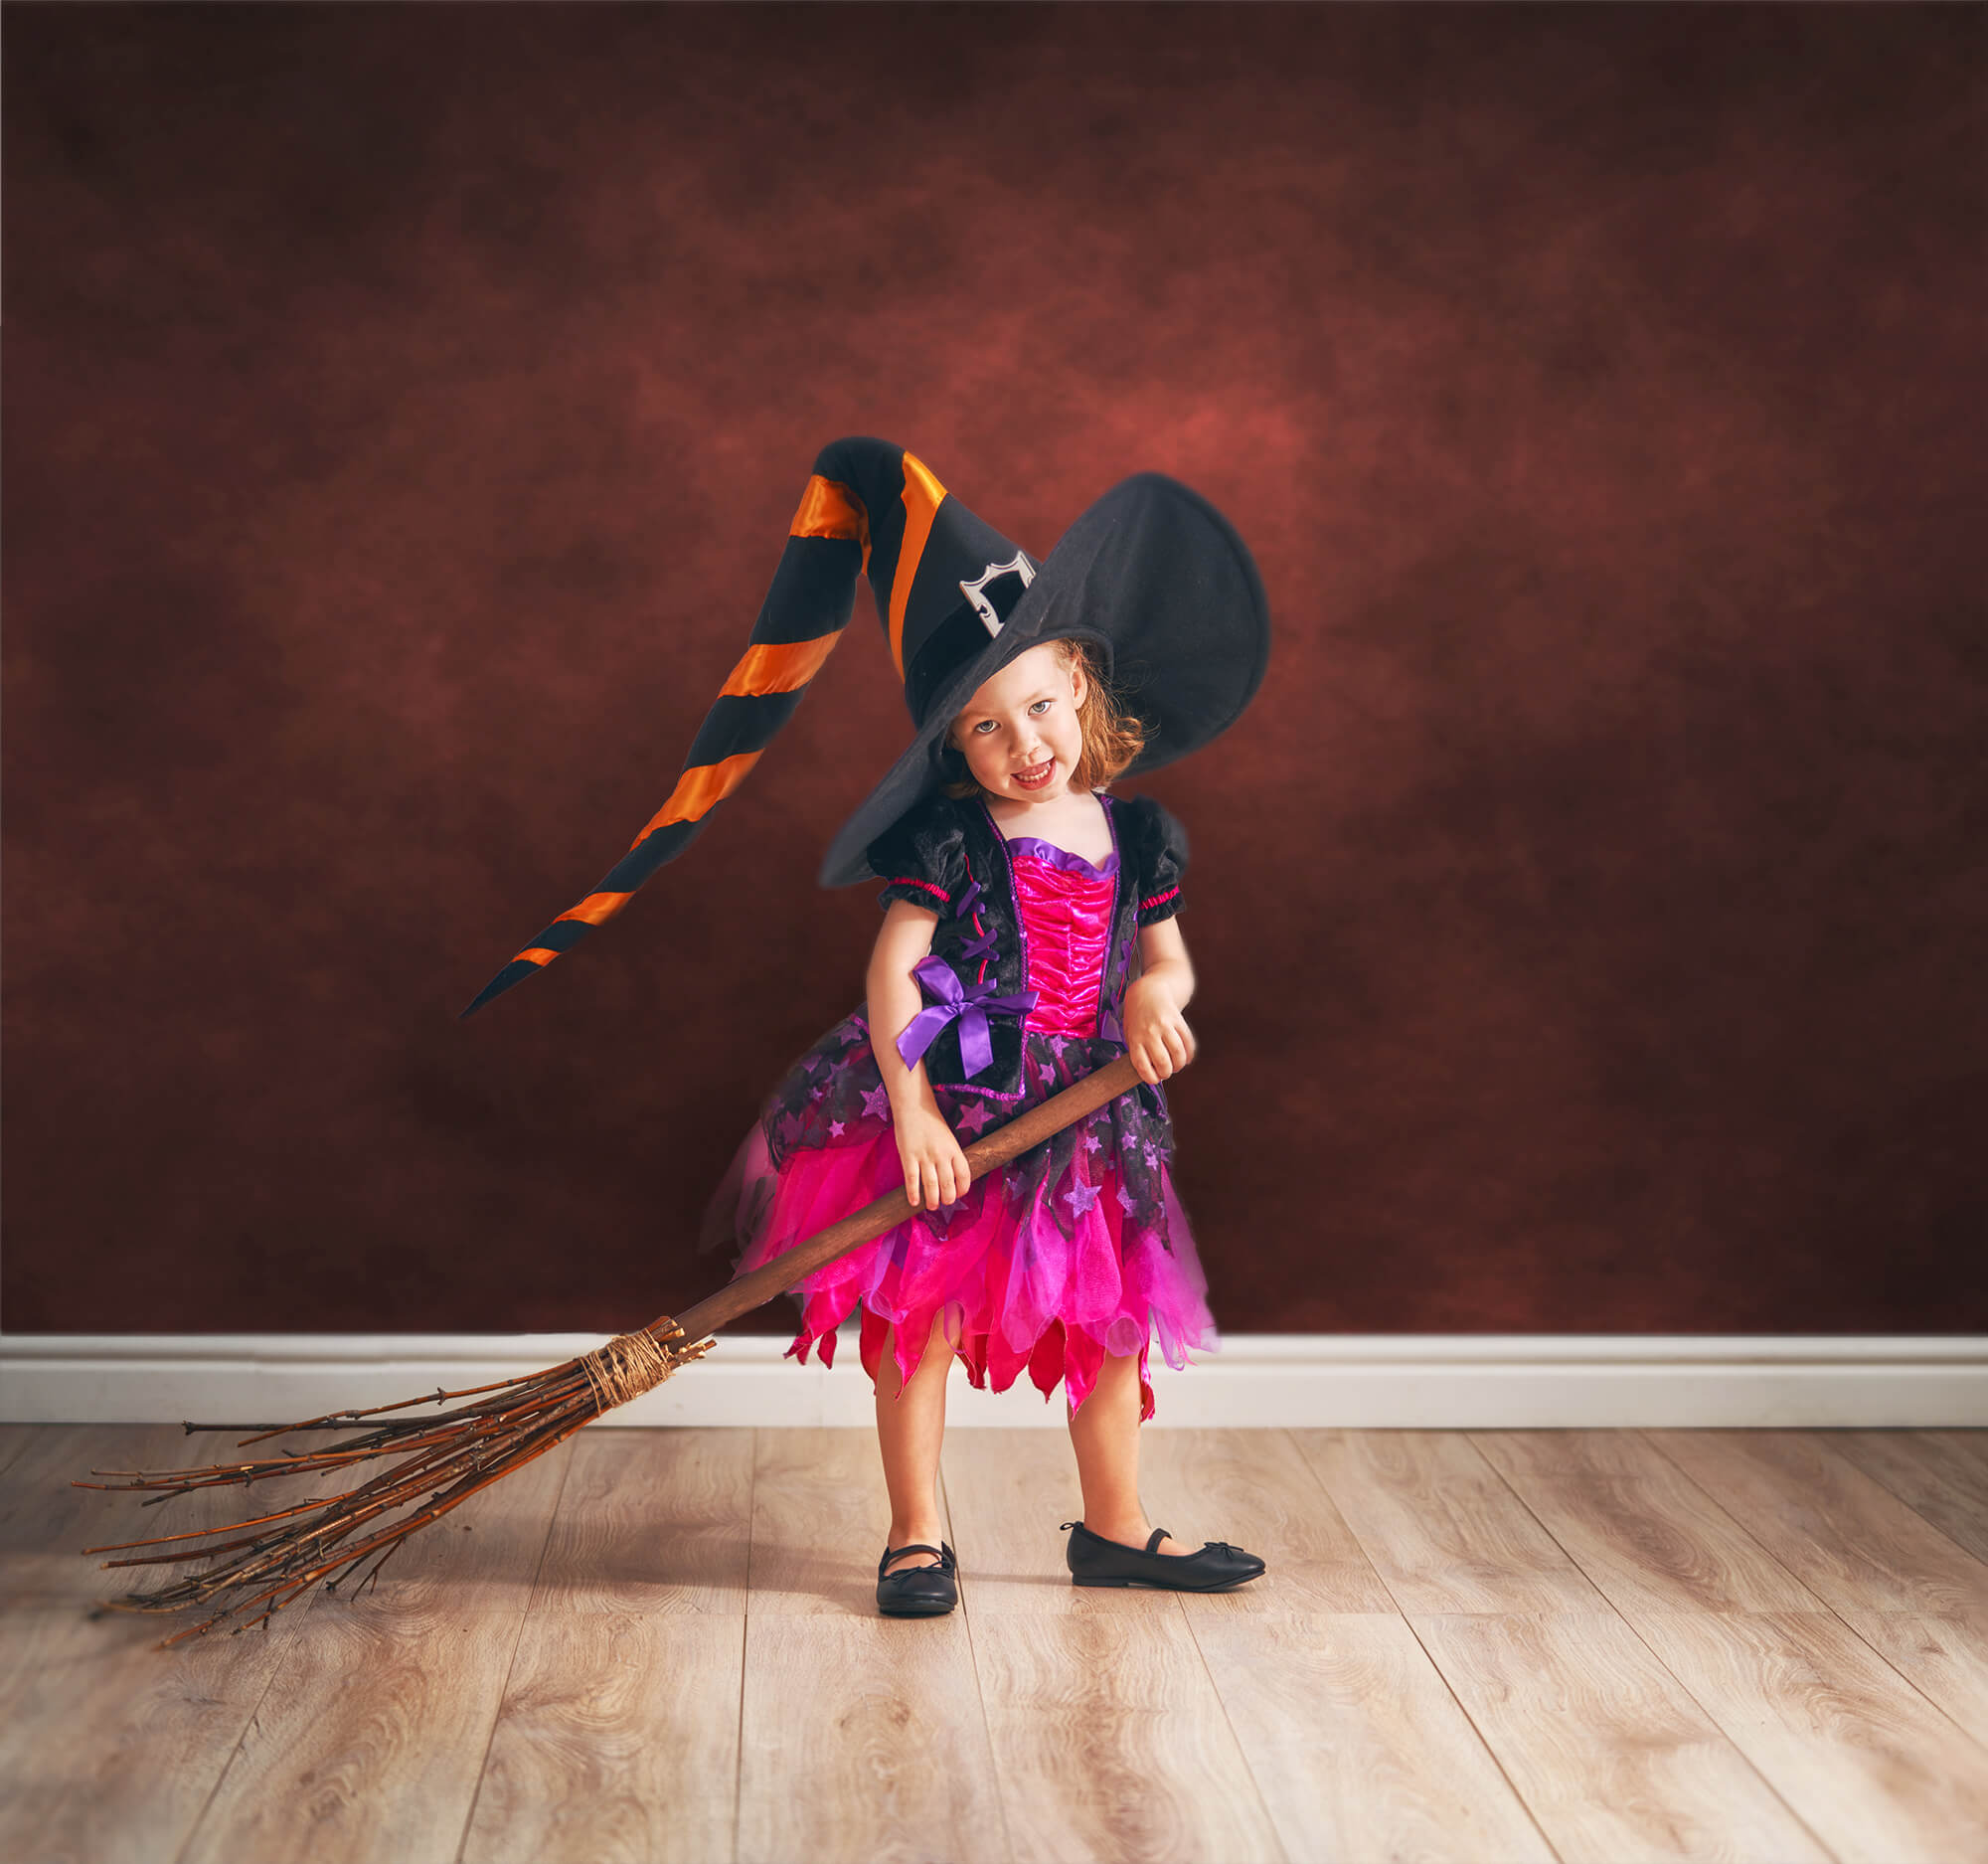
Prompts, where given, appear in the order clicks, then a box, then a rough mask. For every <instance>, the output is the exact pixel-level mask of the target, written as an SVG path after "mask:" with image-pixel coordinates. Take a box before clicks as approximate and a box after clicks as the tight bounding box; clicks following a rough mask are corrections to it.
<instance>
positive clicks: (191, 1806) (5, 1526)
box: [0, 1425, 309, 1864]
mask: <svg viewBox="0 0 1988 1864" xmlns="http://www.w3.org/2000/svg"><path fill="white" fill-rule="evenodd" d="M188 1441H189V1440H188V1439H187V1438H186V1436H185V1434H184V1433H183V1432H182V1431H181V1430H180V1428H179V1426H177V1425H135V1426H134V1425H87V1426H75V1425H39V1426H35V1427H33V1432H32V1436H31V1437H29V1438H26V1439H24V1440H22V1441H21V1442H20V1443H18V1444H17V1445H16V1454H15V1456H14V1458H13V1460H12V1462H11V1463H10V1465H9V1466H8V1468H7V1470H6V1471H5V1473H4V1475H0V1857H7V1858H20V1859H34V1860H57V1859H74V1860H77V1861H78V1864H153V1861H154V1860H156V1859H158V1858H160V1857H172V1856H174V1855H175V1853H176V1852H177V1851H178V1849H179V1847H180V1846H181V1844H183V1843H184V1841H185V1839H186V1837H187V1834H188V1833H189V1832H190V1831H191V1830H192V1829H193V1827H194V1825H195V1823H196V1821H197V1820H198V1819H199V1817H200V1815H201V1813H202V1810H203V1809H204V1808H205V1806H206V1804H207V1801H208V1797H209V1795H210V1794H211V1793H212V1792H213V1790H214V1787H215V1784H216V1782H217V1781H219V1780H220V1779H221V1777H222V1775H223V1773H224V1772H225V1770H226V1769H227V1767H228V1764H229V1760H230V1758H231V1757H232V1756H233V1754H234V1753H235V1750H236V1746H237V1744H238V1743H239V1742H240V1740H241V1738H242V1734H243V1731H244V1729H245V1728H247V1727H248V1723H249V1720H250V1718H251V1717H252V1716H253V1715H254V1713H255V1711H256V1709H257V1707H258V1706H259V1705H260V1704H261V1702H262V1701H263V1699H264V1697H265V1696H266V1694H267V1692H268V1690H269V1688H270V1686H271V1684H272V1683H273V1682H274V1681H275V1680H276V1679H277V1677H278V1676H279V1675H280V1674H281V1673H282V1672H283V1670H284V1669H285V1667H286V1665H287V1662H288V1657H289V1651H290V1648H291V1646H292V1643H293V1642H294V1641H295V1639H296V1638H297V1635H298V1632H299V1630H300V1628H301V1626H302V1624H303V1623H304V1621H305V1619H306V1617H307V1615H308V1610H309V1601H308V1599H306V1600H302V1601H299V1602H298V1603H297V1604H296V1605H293V1606H291V1607H290V1608H289V1609H288V1610H284V1611H282V1612H280V1613H279V1614H278V1615H277V1616H276V1617H275V1618H274V1619H272V1620H271V1622H270V1628H269V1629H268V1630H266V1631H251V1632H248V1633H247V1634H245V1635H243V1636H241V1637H233V1636H230V1635H229V1634H228V1633H227V1632H226V1631H220V1632H216V1633H214V1634H213V1635H211V1636H209V1637H205V1638H198V1639H190V1640H188V1642H186V1643H184V1644H179V1645H176V1646H174V1647H173V1648H172V1649H171V1650H160V1649H158V1648H157V1646H158V1644H159V1642H160V1641H161V1640H162V1639H163V1638H166V1637H168V1636H171V1635H172V1634H173V1633H174V1632H175V1631H177V1630H181V1629H184V1628H185V1627H186V1626H187V1625H188V1624H191V1623H197V1622H198V1621H199V1619H198V1616H197V1614H191V1613H190V1614H186V1615H184V1616H181V1615H160V1616H153V1615H150V1614H146V1613H133V1612H124V1611H102V1610H98V1605H97V1602H98V1601H99V1600H102V1599H106V1598H109V1597H110V1596H112V1595H113V1594H114V1593H116V1592H120V1591H124V1590H127V1589H136V1590H150V1589H151V1588H152V1587H153V1586H154V1585H155V1584H156V1583H157V1577H156V1576H159V1575H166V1574H170V1573H172V1572H173V1571H174V1569H172V1568H153V1569H149V1571H150V1573H151V1574H152V1575H153V1576H155V1577H154V1578H150V1579H148V1578H146V1577H145V1575H146V1572H147V1569H132V1568H124V1569H119V1570H114V1571H111V1572H107V1573H106V1572H104V1571H102V1570H101V1567H100V1561H101V1560H103V1559H105V1558H114V1557H116V1556H110V1555H96V1556H89V1557H83V1558H80V1557H79V1555H78V1549H80V1548H82V1547H84V1546H95V1545H99V1544H101V1543H103V1542H106V1541H117V1540H129V1539H134V1538H137V1537H138V1536H140V1535H150V1534H160V1533H178V1532H182V1531H184V1530H186V1529H189V1528H194V1527H199V1526H202V1525H205V1524H212V1523H221V1522H227V1521H231V1520H237V1519H240V1518H241V1511H242V1503H243V1494H242V1491H241V1490H239V1489H231V1490H217V1491H213V1492H210V1493H206V1494H197V1495H188V1496H184V1497H182V1498H180V1499H178V1500H176V1501H174V1502H172V1503H171V1504H169V1505H168V1506H167V1507H160V1508H143V1507H141V1506H140V1499H141V1498H139V1497H136V1496H129V1495H104V1494H100V1493H98V1492H96V1491H95V1490H91V1489H80V1488H73V1487H71V1486H70V1483H71V1481H72V1479H73V1478H75V1477H78V1476H83V1475H86V1474H87V1472H88V1470H89V1469H90V1468H91V1467H92V1466H95V1467H99V1468H123V1469H130V1468H141V1467H146V1466H153V1465H156V1466H170V1465H171V1464H173V1463H174V1462H176V1461H179V1460H181V1459H182V1458H183V1456H184V1450H185V1446H186V1444H187V1443H188ZM195 1441H199V1440H195ZM138 1551H151V1550H144V1549H141V1550H138Z"/></svg>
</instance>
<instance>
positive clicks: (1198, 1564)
mask: <svg viewBox="0 0 1988 1864" xmlns="http://www.w3.org/2000/svg"><path fill="white" fill-rule="evenodd" d="M1063 1525H1064V1526H1065V1527H1067V1528H1071V1529H1074V1530H1075V1532H1073V1533H1072V1535H1071V1537H1070V1540H1069V1542H1068V1543H1067V1544H1066V1545H1065V1548H1064V1553H1065V1556H1066V1558H1067V1559H1068V1560H1069V1561H1070V1577H1071V1582H1072V1584H1074V1585H1077V1586H1161V1587H1165V1588H1166V1589H1167V1590H1168V1591H1169V1592H1176V1593H1220V1592H1227V1591H1228V1589H1229V1588H1230V1587H1232V1586H1241V1585H1242V1584H1243V1582H1244V1581H1246V1580H1253V1579H1254V1578H1256V1576H1257V1575H1258V1574H1260V1573H1261V1572H1262V1571H1263V1570H1264V1569H1263V1563H1262V1561H1260V1560H1259V1559H1257V1558H1256V1556H1255V1555H1254V1554H1252V1553H1244V1552H1243V1549H1242V1548H1241V1547H1232V1546H1230V1544H1229V1543H1228V1542H1227V1541H1226V1540H1211V1541H1204V1542H1203V1543H1202V1546H1201V1551H1200V1552H1199V1553H1190V1554H1163V1553H1155V1552H1154V1551H1153V1549H1154V1548H1156V1547H1157V1546H1158V1545H1159V1544H1160V1542H1161V1541H1163V1540H1165V1539H1166V1537H1167V1531H1166V1529H1165V1528H1163V1527H1156V1528H1155V1529H1154V1530H1153V1533H1152V1538H1151V1539H1150V1540H1148V1541H1147V1542H1146V1544H1145V1546H1144V1547H1143V1548H1139V1547H1130V1546H1127V1545H1126V1544H1125V1542H1123V1541H1116V1540H1106V1539H1105V1538H1104V1537H1103V1535H1101V1534H1093V1533H1092V1532H1091V1531H1090V1530H1089V1529H1088V1528H1087V1527H1085V1526H1084V1525H1083V1523H1082V1522H1081V1521H1066V1522H1065V1523H1064V1524H1063Z"/></svg>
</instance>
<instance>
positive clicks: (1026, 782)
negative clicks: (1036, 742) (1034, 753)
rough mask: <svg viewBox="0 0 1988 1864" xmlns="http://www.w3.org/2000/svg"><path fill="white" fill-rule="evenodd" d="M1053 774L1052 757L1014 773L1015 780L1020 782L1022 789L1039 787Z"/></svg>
mask: <svg viewBox="0 0 1988 1864" xmlns="http://www.w3.org/2000/svg"><path fill="white" fill-rule="evenodd" d="M1055 774H1056V760H1055V759H1054V758H1046V759H1044V761H1043V762H1042V763H1038V764H1036V765H1035V766H1034V767H1033V768H1031V769H1027V770H1017V771H1016V772H1015V773H1014V775H1015V781H1016V782H1018V783H1020V784H1021V785H1022V787H1023V788H1024V789H1040V788H1042V786H1043V785H1044V784H1045V783H1047V782H1048V781H1049V780H1050V778H1051V777H1052V776H1054V775H1055Z"/></svg>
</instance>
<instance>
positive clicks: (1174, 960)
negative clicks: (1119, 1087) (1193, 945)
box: [1125, 919, 1194, 1083]
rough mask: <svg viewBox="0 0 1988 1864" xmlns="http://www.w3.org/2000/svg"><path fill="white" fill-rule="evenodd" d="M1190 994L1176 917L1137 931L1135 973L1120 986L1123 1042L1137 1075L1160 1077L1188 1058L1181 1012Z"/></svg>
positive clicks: (1190, 1046)
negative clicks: (1136, 972) (1128, 982)
mask: <svg viewBox="0 0 1988 1864" xmlns="http://www.w3.org/2000/svg"><path fill="white" fill-rule="evenodd" d="M1193 995H1194V966H1193V964H1192V963H1190V962H1189V960H1188V955H1187V940H1186V939H1184V938H1183V937H1182V936H1181V931H1180V921H1179V920H1177V919H1163V920H1161V921H1159V922H1158V923H1157V924H1156V925H1152V926H1148V927H1147V928H1146V929H1145V930H1144V931H1143V932H1140V933H1139V975H1138V976H1137V977H1135V978H1134V979H1133V980H1132V982H1131V983H1130V984H1128V985H1127V986H1126V989H1125V1047H1126V1049H1127V1051H1128V1052H1129V1053H1130V1055H1131V1057H1132V1066H1133V1067H1134V1068H1135V1069H1136V1070H1137V1071H1138V1074H1139V1079H1140V1080H1141V1081H1147V1082H1154V1083H1158V1082H1161V1081H1164V1080H1165V1079H1166V1078H1167V1077H1168V1076H1169V1075H1171V1074H1173V1073H1175V1072H1176V1071H1177V1070H1179V1069H1182V1068H1185V1067H1186V1066H1187V1065H1188V1063H1190V1062H1191V1061H1193V1060H1194V1031H1193V1030H1191V1029H1190V1028H1189V1027H1188V1026H1187V1019H1186V1018H1185V1017H1184V1016H1183V1015H1182V1014H1181V1012H1182V1011H1183V1010H1184V1009H1186V1008H1187V1004H1188V999H1189V998H1190V997H1192V996H1193Z"/></svg>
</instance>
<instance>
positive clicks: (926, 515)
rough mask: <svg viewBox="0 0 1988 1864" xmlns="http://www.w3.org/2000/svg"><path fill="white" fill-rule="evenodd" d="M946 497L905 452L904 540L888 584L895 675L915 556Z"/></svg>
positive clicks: (901, 663)
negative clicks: (891, 578)
mask: <svg viewBox="0 0 1988 1864" xmlns="http://www.w3.org/2000/svg"><path fill="white" fill-rule="evenodd" d="M944 498H945V487H944V486H942V485H941V484H939V482H938V481H937V480H936V479H935V478H933V477H932V470H931V468H930V467H929V466H928V465H926V464H925V462H924V461H923V460H922V459H919V458H918V457H917V456H916V455H915V454H914V453H907V454H906V455H905V541H904V543H903V544H901V545H900V546H899V547H898V575H897V579H896V581H895V582H893V583H892V585H891V659H892V661H893V662H894V663H895V664H896V666H897V669H898V677H899V678H900V679H903V678H904V677H905V609H906V606H907V605H908V604H909V603H910V601H911V585H912V583H914V582H915V581H916V580H917V574H918V559H919V558H920V557H922V556H923V555H924V554H925V543H926V540H927V539H928V538H930V536H931V528H932V518H933V516H934V515H935V514H936V513H937V511H938V508H939V505H940V503H941V502H942V501H943V499H944Z"/></svg>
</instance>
